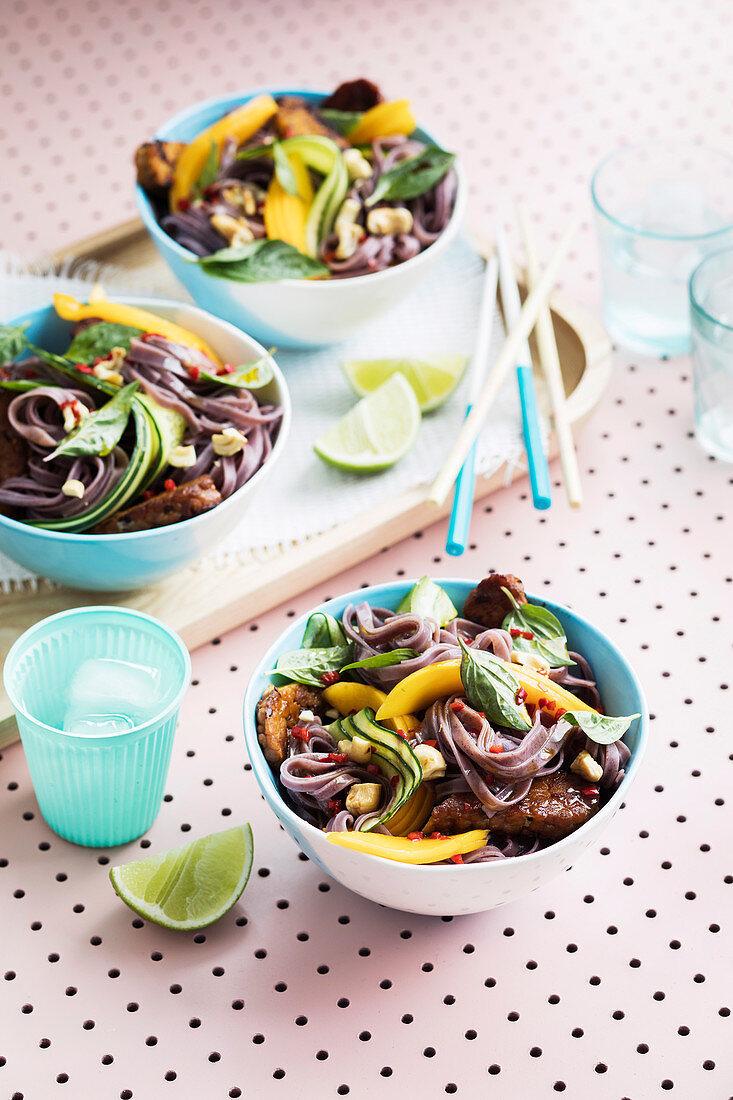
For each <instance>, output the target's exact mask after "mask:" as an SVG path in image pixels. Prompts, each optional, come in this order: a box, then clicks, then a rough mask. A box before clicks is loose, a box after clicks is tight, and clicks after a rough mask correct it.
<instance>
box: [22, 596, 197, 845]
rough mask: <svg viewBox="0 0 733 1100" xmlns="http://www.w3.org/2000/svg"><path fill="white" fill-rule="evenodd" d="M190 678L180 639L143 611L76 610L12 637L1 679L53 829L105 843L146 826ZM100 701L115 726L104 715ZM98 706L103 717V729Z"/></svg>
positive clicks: (80, 840)
mask: <svg viewBox="0 0 733 1100" xmlns="http://www.w3.org/2000/svg"><path fill="white" fill-rule="evenodd" d="M87 661H89V662H90V663H89V664H88V665H87V664H86V663H85V662H87ZM116 662H122V664H121V665H120V664H117V663H116ZM121 673H124V674H125V675H126V676H127V682H125V680H124V678H123V679H121V678H120V677H121ZM190 677H191V658H190V657H189V654H188V650H187V649H186V647H185V646H184V644H183V642H182V641H181V639H180V638H179V637H178V635H177V634H175V633H174V632H173V631H172V630H169V629H168V627H166V626H164V625H163V623H161V622H158V620H157V619H154V618H152V617H151V616H150V615H145V614H143V613H142V612H141V611H132V610H128V609H126V608H122V607H79V608H74V609H73V610H71V611H62V612H61V613H60V614H58V615H51V616H50V617H49V618H47V619H42V620H41V622H39V623H36V625H35V626H32V627H31V628H30V629H29V630H27V631H26V632H25V634H23V635H21V637H20V638H18V640H17V642H16V643H15V645H14V646H13V647H12V649H11V650H10V652H9V653H8V656H7V659H6V661H5V667H4V670H3V680H4V683H5V690H6V691H7V693H8V697H9V698H10V701H11V703H12V705H13V707H14V709H15V715H16V719H17V722H18V729H19V730H20V737H21V740H22V742H23V748H24V750H25V755H26V759H27V761H28V767H29V769H30V773H31V779H32V780H33V786H34V788H35V792H36V797H37V799H38V805H39V806H40V809H41V813H42V814H43V816H44V818H45V819H46V821H47V823H48V824H49V825H50V827H51V828H52V829H53V830H54V832H56V833H58V834H59V836H62V837H63V838H64V839H65V840H70V841H73V843H75V844H84V845H87V846H88V847H92V848H106V847H110V846H112V845H115V844H125V843H127V842H128V841H130V840H134V839H135V837H138V836H140V835H141V833H144V832H145V830H146V829H148V828H150V826H151V825H152V823H153V821H154V820H155V818H156V816H157V814H158V811H159V809H160V805H161V802H162V799H163V789H164V784H165V780H166V776H167V774H168V765H169V763H170V755H171V748H172V745H173V736H174V733H175V729H176V722H177V720H178V711H179V709H180V705H181V701H182V699H183V696H184V693H185V691H186V688H187V686H188V682H189V680H190ZM121 692H122V693H123V694H124V695H125V699H124V703H120V694H121ZM107 698H109V700H110V703H109V706H111V707H112V709H113V710H114V711H115V715H117V714H119V715H120V719H119V722H118V721H116V719H115V720H112V719H109V720H107V717H106V711H104V707H105V701H106V699H107ZM90 700H91V702H90ZM90 708H91V710H92V711H95V714H94V721H93V722H92V723H90V722H89V720H88V718H87V717H85V715H86V714H87V711H90ZM96 712H103V714H104V719H105V720H104V721H102V722H101V725H100V724H99V721H98V717H97V714H96ZM79 715H81V717H79ZM105 722H107V725H105ZM94 723H97V724H96V725H95V724H94ZM123 723H124V724H125V725H126V726H127V728H124V729H117V728H116V727H117V726H119V725H120V724H123ZM64 725H66V726H67V728H66V729H64V728H63V727H64ZM109 728H112V729H113V730H114V731H113V732H104V730H105V729H109ZM100 729H101V730H102V731H103V732H98V730H100ZM90 730H91V731H92V732H90Z"/></svg>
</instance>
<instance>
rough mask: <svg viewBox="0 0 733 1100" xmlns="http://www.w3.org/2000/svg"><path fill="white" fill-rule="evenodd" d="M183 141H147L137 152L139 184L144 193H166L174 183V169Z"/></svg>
mask: <svg viewBox="0 0 733 1100" xmlns="http://www.w3.org/2000/svg"><path fill="white" fill-rule="evenodd" d="M185 148H186V143H185V142H183V141H146V142H145V143H144V144H143V145H139V146H138V147H137V149H136V150H135V167H136V169H137V182H138V183H139V184H140V186H141V187H142V189H143V190H144V191H165V190H166V189H167V188H168V187H170V185H171V183H172V182H173V169H174V168H175V166H176V161H177V160H178V158H179V157H180V155H181V153H182V151H183V150H184V149H185Z"/></svg>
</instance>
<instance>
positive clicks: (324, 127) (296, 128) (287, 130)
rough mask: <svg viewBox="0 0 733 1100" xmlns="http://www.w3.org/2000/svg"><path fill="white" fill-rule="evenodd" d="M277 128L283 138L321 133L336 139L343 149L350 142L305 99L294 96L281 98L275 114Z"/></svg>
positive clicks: (333, 139)
mask: <svg viewBox="0 0 733 1100" xmlns="http://www.w3.org/2000/svg"><path fill="white" fill-rule="evenodd" d="M275 129H276V130H277V132H278V134H279V136H280V137H281V138H289V137H304V136H306V135H309V134H320V135H321V136H322V137H327V138H330V139H331V141H335V142H336V144H337V145H338V146H340V147H341V148H342V149H346V148H347V147H348V144H349V143H348V141H347V140H346V138H344V137H342V136H341V134H339V133H338V132H337V131H336V130H333V129H331V127H330V126H329V125H328V124H327V123H326V122H324V120H323V119H322V118H319V116H318V113H317V112H316V111H314V110H311V109H310V107H309V106H308V104H307V103H306V102H305V100H303V99H297V98H295V97H294V96H286V97H284V98H283V99H281V100H280V106H279V107H278V111H277V114H276V115H275Z"/></svg>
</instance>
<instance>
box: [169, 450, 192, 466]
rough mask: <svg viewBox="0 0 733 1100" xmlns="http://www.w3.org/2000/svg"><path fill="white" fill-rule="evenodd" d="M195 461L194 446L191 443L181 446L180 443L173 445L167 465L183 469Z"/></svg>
mask: <svg viewBox="0 0 733 1100" xmlns="http://www.w3.org/2000/svg"><path fill="white" fill-rule="evenodd" d="M195 462H196V448H195V447H194V446H193V444H189V445H188V446H185V447H184V446H183V444H181V445H180V446H178V447H174V448H173V450H172V451H171V453H170V454H169V455H168V465H169V466H177V467H178V468H179V469H185V468H186V467H187V466H193V465H194V463H195Z"/></svg>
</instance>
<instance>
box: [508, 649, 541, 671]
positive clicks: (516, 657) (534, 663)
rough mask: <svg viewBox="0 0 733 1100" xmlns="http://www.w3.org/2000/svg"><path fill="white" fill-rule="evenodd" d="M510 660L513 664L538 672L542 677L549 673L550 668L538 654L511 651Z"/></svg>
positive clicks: (516, 650) (518, 650) (519, 650)
mask: <svg viewBox="0 0 733 1100" xmlns="http://www.w3.org/2000/svg"><path fill="white" fill-rule="evenodd" d="M511 658H512V663H513V664H515V665H524V667H525V668H532V669H534V671H535V672H539V673H541V674H542V675H543V676H547V674H548V673H549V671H550V666H549V665H548V663H547V661H543V660H542V658H541V657H540V656H539V654H538V653H525V652H524V651H523V650H521V649H513V650H512V652H511Z"/></svg>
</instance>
